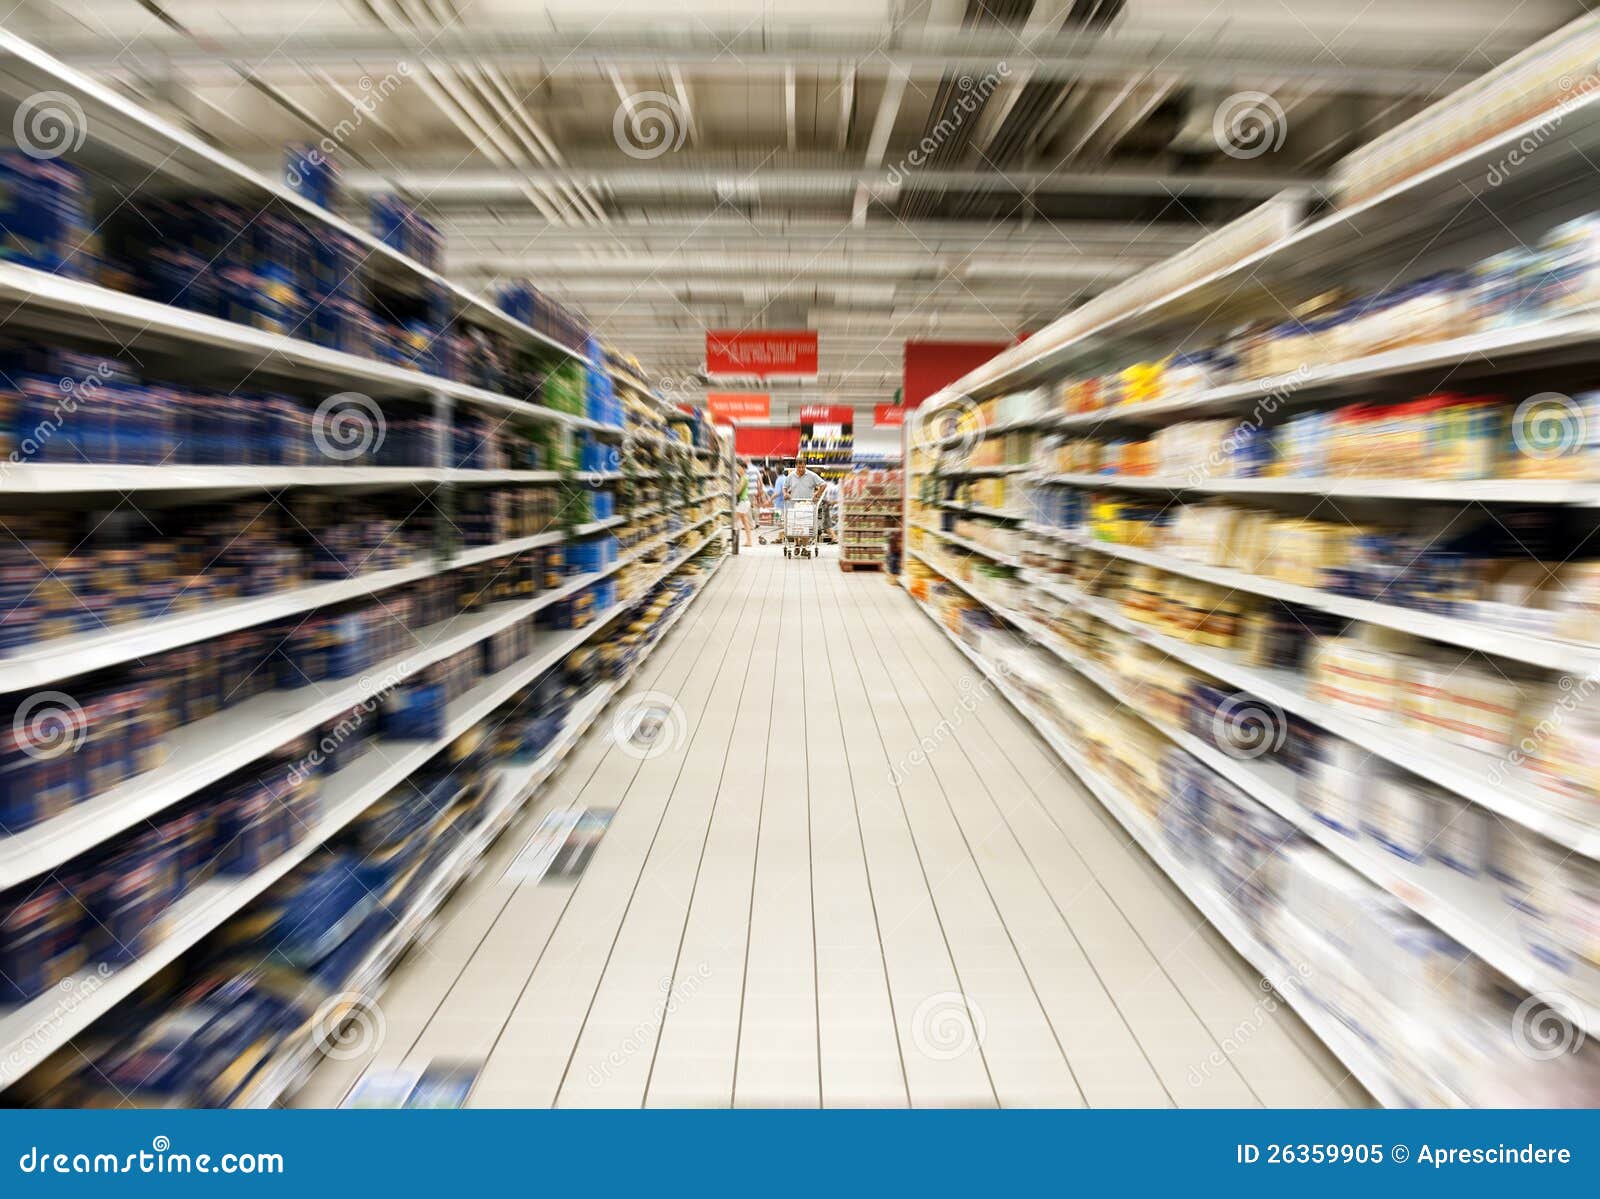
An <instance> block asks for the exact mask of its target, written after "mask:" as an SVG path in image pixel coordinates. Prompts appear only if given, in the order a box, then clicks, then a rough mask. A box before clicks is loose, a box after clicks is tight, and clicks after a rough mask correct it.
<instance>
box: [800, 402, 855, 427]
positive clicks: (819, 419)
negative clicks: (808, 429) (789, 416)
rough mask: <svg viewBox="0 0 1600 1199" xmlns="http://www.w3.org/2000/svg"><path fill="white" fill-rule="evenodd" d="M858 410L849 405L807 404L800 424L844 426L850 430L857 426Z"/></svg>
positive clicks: (801, 415) (801, 413)
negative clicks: (851, 427) (852, 426)
mask: <svg viewBox="0 0 1600 1199" xmlns="http://www.w3.org/2000/svg"><path fill="white" fill-rule="evenodd" d="M855 419H856V410H855V409H854V408H852V407H850V405H849V404H807V405H805V406H804V407H803V408H801V409H800V423H801V424H802V425H843V426H844V427H845V428H849V427H850V426H851V425H853V424H855Z"/></svg>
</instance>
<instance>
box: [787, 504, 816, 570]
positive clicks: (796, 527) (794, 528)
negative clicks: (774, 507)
mask: <svg viewBox="0 0 1600 1199" xmlns="http://www.w3.org/2000/svg"><path fill="white" fill-rule="evenodd" d="M783 556H784V557H785V558H815V557H816V556H817V506H816V504H814V503H812V502H811V501H810V500H790V501H789V504H788V507H786V508H785V509H784V510H783Z"/></svg>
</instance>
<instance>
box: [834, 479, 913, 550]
mask: <svg viewBox="0 0 1600 1199" xmlns="http://www.w3.org/2000/svg"><path fill="white" fill-rule="evenodd" d="M902 478H903V476H902V474H901V472H900V471H897V470H881V471H880V470H872V471H858V472H856V473H855V474H852V475H851V476H850V477H849V478H848V479H846V480H845V481H844V482H843V483H842V484H840V487H839V493H840V495H839V569H840V570H844V571H855V570H880V569H884V568H886V567H887V566H888V564H889V553H890V542H891V541H892V540H893V538H894V536H895V534H896V533H897V532H898V531H899V528H900V519H901V508H902V505H903V503H904V497H903V495H902V493H901V479H902Z"/></svg>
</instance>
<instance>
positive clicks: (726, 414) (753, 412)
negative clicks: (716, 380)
mask: <svg viewBox="0 0 1600 1199" xmlns="http://www.w3.org/2000/svg"><path fill="white" fill-rule="evenodd" d="M706 411H707V412H709V413H710V414H711V421H712V423H713V424H718V425H726V424H731V423H732V422H734V421H736V420H766V419H767V417H769V416H771V415H772V397H771V396H769V395H768V394H767V393H766V392H764V391H708V392H707V393H706Z"/></svg>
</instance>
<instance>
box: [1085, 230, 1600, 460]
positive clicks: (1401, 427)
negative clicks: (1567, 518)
mask: <svg viewBox="0 0 1600 1199" xmlns="http://www.w3.org/2000/svg"><path fill="white" fill-rule="evenodd" d="M1597 298H1600V214H1596V213H1591V214H1588V215H1585V216H1582V217H1578V218H1575V219H1573V220H1570V221H1566V222H1564V223H1562V224H1560V225H1557V226H1555V227H1554V228H1552V229H1550V230H1548V231H1547V232H1546V233H1545V234H1543V235H1542V236H1541V237H1540V239H1539V240H1538V242H1537V244H1536V245H1535V246H1534V247H1533V248H1531V249H1529V248H1518V249H1514V250H1510V251H1506V252H1503V253H1498V254H1494V255H1491V256H1489V257H1487V258H1485V259H1483V260H1481V261H1479V262H1477V263H1467V264H1463V265H1462V267H1461V268H1460V269H1457V270H1449V271H1442V272H1437V273H1435V274H1432V275H1429V276H1427V277H1425V278H1421V279H1415V280H1411V281H1408V282H1404V283H1399V284H1396V285H1394V286H1392V287H1388V288H1385V289H1384V290H1382V291H1378V292H1371V293H1364V294H1357V293H1346V292H1332V293H1329V294H1327V295H1324V296H1321V297H1317V298H1316V299H1315V300H1313V301H1311V302H1309V303H1308V304H1307V305H1306V306H1305V308H1304V309H1302V310H1301V311H1299V312H1297V313H1296V314H1295V316H1294V319H1291V320H1288V321H1282V322H1279V323H1276V324H1258V325H1253V326H1246V327H1245V328H1244V329H1242V330H1240V331H1237V332H1235V333H1234V334H1232V335H1231V336H1230V337H1229V338H1228V339H1227V340H1225V341H1224V342H1222V343H1221V344H1219V345H1217V346H1215V347H1210V348H1205V349H1200V350H1192V351H1184V352H1182V353H1178V354H1172V355H1169V356H1168V357H1166V358H1164V359H1156V360H1149V361H1144V362H1133V363H1128V364H1125V365H1124V366H1122V367H1120V368H1118V369H1115V370H1111V371H1107V372H1105V373H1103V374H1100V375H1097V376H1091V377H1084V376H1076V377H1073V378H1069V379H1067V380H1064V381H1062V382H1061V383H1058V384H1057V385H1056V394H1057V397H1058V404H1059V406H1060V407H1061V408H1062V409H1063V410H1064V411H1065V412H1066V413H1067V414H1069V415H1078V416H1081V415H1085V414H1092V413H1096V412H1106V413H1108V414H1115V413H1116V412H1117V411H1118V410H1119V409H1124V408H1128V407H1132V406H1137V405H1141V404H1149V403H1153V402H1156V401H1166V402H1179V401H1182V400H1184V399H1186V398H1190V397H1193V396H1195V395H1198V394H1200V393H1201V392H1203V391H1205V390H1207V389H1209V388H1216V387H1220V386H1223V385H1226V384H1230V383H1238V382H1246V381H1260V382H1261V384H1262V386H1263V387H1266V386H1268V385H1271V384H1277V386H1276V387H1275V388H1274V393H1275V394H1279V395H1280V398H1279V399H1278V400H1277V401H1276V402H1274V403H1273V404H1272V405H1271V407H1270V408H1269V409H1268V414H1269V415H1270V414H1271V413H1272V412H1275V411H1276V409H1277V408H1278V407H1279V406H1281V402H1282V400H1281V397H1286V396H1287V395H1289V394H1292V393H1293V392H1295V391H1297V390H1299V389H1300V388H1301V387H1302V386H1303V385H1304V384H1307V383H1312V382H1315V374H1316V370H1317V369H1318V368H1321V367H1324V366H1328V365H1333V364H1338V363H1343V362H1351V361H1355V360H1358V359H1363V358H1367V357H1370V356H1372V355H1376V354H1380V353H1383V352H1385V351H1389V350H1396V349H1400V348H1402V347H1406V346H1417V345H1426V344H1428V343H1431V342H1439V341H1443V340H1446V339H1449V338H1455V337H1461V336H1463V335H1466V334H1470V333H1474V332H1480V331H1486V330H1492V329H1499V328H1507V327H1512V326H1516V325H1521V324H1526V323H1529V322H1532V321H1537V320H1551V319H1557V318H1560V317H1563V316H1567V315H1571V314H1577V313H1583V312H1587V311H1590V310H1592V306H1593V304H1594V302H1595V300H1596V299H1597ZM1085 307H1087V306H1085ZM1080 311H1081V310H1080ZM1560 402H1562V403H1563V404H1564V405H1565V406H1567V407H1571V406H1573V405H1574V401H1573V400H1571V399H1566V398H1565V397H1562V400H1561V401H1560ZM1593 403H1594V401H1593V399H1592V398H1590V397H1580V398H1579V399H1578V400H1577V401H1576V406H1577V407H1579V408H1580V409H1585V410H1586V409H1587V408H1588V407H1592V406H1593ZM1513 407H1514V404H1513V403H1512V402H1509V401H1506V400H1504V399H1502V398H1500V397H1492V396H1491V397H1482V396H1460V395H1438V396H1424V397H1421V398H1420V399H1418V400H1416V401H1413V402H1412V403H1411V404H1410V405H1394V404H1382V405H1371V404H1354V405H1349V406H1347V407H1346V408H1344V409H1342V410H1341V411H1340V413H1339V414H1338V416H1337V420H1338V421H1339V422H1340V424H1339V425H1338V426H1337V427H1335V426H1333V424H1332V422H1333V421H1334V420H1335V417H1334V415H1333V414H1326V413H1323V414H1312V415H1306V416H1303V417H1299V418H1297V420H1298V422H1299V426H1300V427H1299V428H1297V429H1296V431H1295V433H1294V434H1292V435H1291V436H1296V437H1298V436H1310V437H1312V438H1314V439H1315V440H1316V441H1324V442H1338V443H1339V444H1342V445H1345V446H1353V447H1354V449H1353V450H1352V451H1351V455H1350V456H1351V457H1353V459H1355V460H1357V461H1358V462H1359V463H1360V466H1359V468H1357V469H1353V470H1351V471H1350V473H1355V474H1360V473H1364V472H1366V470H1367V468H1369V467H1370V468H1372V469H1373V471H1374V473H1379V474H1389V473H1401V472H1402V471H1407V470H1408V469H1409V468H1410V467H1421V468H1422V469H1423V472H1424V473H1423V477H1435V478H1474V477H1483V475H1481V474H1473V473H1472V470H1473V464H1474V462H1475V461H1480V462H1481V459H1482V458H1483V457H1487V456H1489V455H1493V456H1494V457H1495V458H1497V459H1505V460H1510V461H1514V462H1515V463H1516V465H1517V466H1518V467H1519V468H1520V469H1524V470H1527V471H1530V472H1532V473H1533V474H1535V475H1537V476H1543V477H1571V476H1570V475H1569V474H1564V473H1563V472H1574V471H1579V472H1586V473H1580V474H1578V475H1577V477H1592V476H1593V471H1594V466H1593V459H1594V448H1593V442H1592V440H1591V438H1592V436H1593V434H1592V430H1591V433H1590V435H1589V436H1588V437H1579V438H1578V439H1577V441H1578V442H1580V443H1581V444H1579V445H1573V444H1568V442H1570V441H1571V440H1572V439H1571V438H1570V436H1569V435H1567V434H1564V433H1561V432H1560V431H1558V430H1557V429H1556V425H1557V423H1558V422H1556V421H1554V420H1551V421H1546V422H1545V423H1546V424H1548V425H1549V426H1550V427H1549V428H1548V429H1546V428H1543V427H1542V425H1541V423H1540V421H1539V420H1530V421H1528V422H1525V424H1524V426H1523V427H1520V428H1518V429H1516V430H1513V429H1512V428H1511V424H1510V420H1509V417H1510V414H1511V411H1512V409H1513ZM1541 419H1542V418H1541ZM1568 419H1569V421H1570V420H1571V419H1572V418H1568ZM1391 422H1398V424H1396V425H1394V427H1393V428H1391ZM1480 422H1488V423H1480ZM1262 423H1263V418H1262V416H1261V415H1260V414H1259V413H1258V414H1257V415H1255V416H1253V417H1252V418H1251V419H1250V420H1249V421H1246V422H1244V427H1251V426H1255V425H1259V424H1262ZM1234 427H1235V429H1236V430H1238V429H1240V428H1241V426H1240V425H1239V424H1238V423H1237V422H1236V423H1235V426H1234ZM1193 432H1194V433H1195V434H1196V435H1199V436H1205V437H1208V438H1210V439H1212V440H1213V441H1214V442H1215V441H1216V435H1215V433H1214V432H1208V431H1207V430H1206V429H1205V428H1204V427H1203V426H1198V425H1197V426H1195V427H1194V429H1193ZM1391 432H1392V433H1393V435H1394V437H1395V441H1396V446H1397V449H1398V450H1399V451H1400V452H1399V454H1398V458H1391V457H1390V456H1389V455H1387V454H1380V455H1372V456H1371V458H1370V459H1369V458H1368V455H1369V453H1370V449H1371V444H1370V442H1367V441H1365V439H1364V438H1363V437H1362V436H1361V435H1362V434H1374V433H1376V434H1385V435H1387V434H1390V433H1391ZM1513 435H1515V436H1516V437H1518V438H1520V439H1521V440H1519V441H1517V442H1516V443H1515V444H1508V443H1510V442H1511V441H1512V437H1513ZM1541 436H1548V437H1549V440H1550V444H1545V443H1544V442H1543V441H1539V440H1536V439H1537V438H1539V437H1541ZM1530 439H1534V440H1531V442H1530ZM1182 440H1183V439H1178V441H1177V442H1173V441H1172V440H1171V439H1169V441H1168V443H1167V444H1168V445H1173V446H1175V445H1177V444H1181V441H1182ZM1437 445H1442V446H1443V447H1444V451H1445V452H1444V455H1443V460H1442V461H1439V460H1436V459H1435V458H1434V457H1433V456H1432V455H1431V454H1429V453H1427V452H1424V451H1426V450H1428V449H1431V448H1435V447H1436V446H1437ZM1216 448H1218V447H1216V446H1213V449H1216ZM1174 452H1175V453H1181V451H1176V450H1174ZM1473 453H1476V454H1478V455H1479V456H1480V457H1479V458H1478V459H1474V457H1473V456H1472V455H1473ZM1224 456H1225V457H1231V456H1232V452H1231V451H1230V452H1229V453H1227V454H1225V455H1224ZM1118 460H1119V459H1117V458H1115V457H1114V458H1113V462H1115V461H1118ZM1400 460H1403V461H1404V463H1405V464H1406V465H1405V466H1401V465H1397V464H1396V463H1397V462H1398V461H1400ZM1574 460H1576V461H1574ZM1181 466H1182V463H1181V459H1180V463H1179V468H1180V469H1181ZM1063 469H1076V468H1075V467H1064V468H1063ZM1091 469H1098V468H1091ZM1111 469H1113V470H1114V469H1116V468H1115V467H1114V466H1113V467H1111ZM1124 473H1136V472H1134V471H1131V470H1129V471H1126V472H1124ZM1158 473H1159V472H1158ZM1240 473H1248V472H1240ZM1282 473H1285V474H1295V473H1315V472H1313V471H1302V470H1294V469H1288V470H1284V471H1283V472H1282ZM1327 473H1341V472H1340V471H1339V470H1330V471H1329V472H1327Z"/></svg>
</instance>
